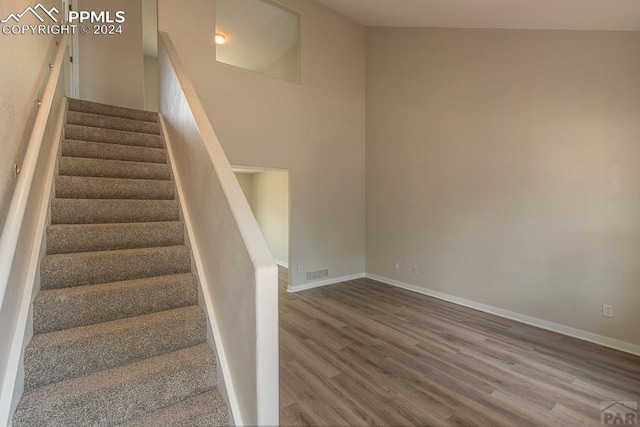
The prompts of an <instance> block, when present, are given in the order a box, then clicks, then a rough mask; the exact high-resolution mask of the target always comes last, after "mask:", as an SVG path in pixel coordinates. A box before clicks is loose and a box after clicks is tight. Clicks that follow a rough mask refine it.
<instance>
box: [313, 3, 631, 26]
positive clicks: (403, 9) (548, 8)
mask: <svg viewBox="0 0 640 427" xmlns="http://www.w3.org/2000/svg"><path fill="white" fill-rule="evenodd" d="M317 1H318V2H320V3H323V4H325V5H326V6H328V7H330V8H331V9H334V10H336V11H337V12H340V13H342V14H343V15H346V16H348V17H350V18H352V19H354V20H355V21H357V22H360V23H362V24H364V25H369V26H389V27H443V28H504V29H507V28H508V29H532V30H617V31H640V0H317Z"/></svg>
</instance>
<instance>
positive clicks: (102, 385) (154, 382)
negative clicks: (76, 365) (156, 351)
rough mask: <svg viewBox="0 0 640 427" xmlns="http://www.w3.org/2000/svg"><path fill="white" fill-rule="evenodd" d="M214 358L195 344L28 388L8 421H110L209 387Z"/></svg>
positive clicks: (21, 425) (20, 426)
mask: <svg viewBox="0 0 640 427" xmlns="http://www.w3.org/2000/svg"><path fill="white" fill-rule="evenodd" d="M215 383H216V361H215V355H214V353H213V351H212V350H211V349H210V348H209V347H208V346H207V345H206V344H200V345H198V346H195V347H190V348H187V349H183V350H178V351H174V352H171V353H167V354H164V355H162V356H157V357H154V358H150V359H144V360H140V361H138V362H134V363H131V364H128V365H124V366H120V367H117V368H113V369H110V370H107V371H100V372H96V373H95V374H92V375H89V376H86V377H79V378H74V379H71V380H67V381H63V382H60V383H56V384H51V385H48V386H44V387H39V388H35V389H33V390H30V391H28V392H26V393H24V395H23V396H22V400H21V401H20V403H19V404H18V407H17V409H16V411H15V413H14V415H13V426H14V427H27V426H28V427H32V426H44V425H49V426H50V425H59V426H88V425H92V426H112V425H117V424H122V423H124V422H126V421H129V420H132V419H135V418H139V417H141V416H143V415H145V414H148V413H150V412H153V411H156V410H158V409H161V408H164V407H167V406H170V405H172V404H175V403H178V402H180V401H183V400H185V399H189V398H191V397H195V396H198V395H200V394H202V393H205V392H208V391H211V390H213V388H214V385H215Z"/></svg>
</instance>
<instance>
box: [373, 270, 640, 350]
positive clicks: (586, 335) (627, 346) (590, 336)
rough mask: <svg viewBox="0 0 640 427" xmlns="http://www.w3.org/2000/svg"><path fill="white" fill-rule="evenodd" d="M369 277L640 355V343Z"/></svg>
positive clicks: (385, 278) (380, 278) (401, 283)
mask: <svg viewBox="0 0 640 427" xmlns="http://www.w3.org/2000/svg"><path fill="white" fill-rule="evenodd" d="M367 278H369V279H372V280H376V281H378V282H382V283H386V284H387V285H391V286H395V287H398V288H402V289H406V290H408V291H412V292H416V293H419V294H422V295H426V296H430V297H433V298H437V299H439V300H443V301H447V302H452V303H454V304H458V305H461V306H464V307H469V308H472V309H474V310H479V311H482V312H485V313H489V314H493V315H495V316H499V317H504V318H506V319H511V320H515V321H516V322H520V323H524V324H527V325H531V326H535V327H538V328H541V329H546V330H547V331H552V332H557V333H559V334H562V335H567V336H570V337H573V338H578V339H581V340H584V341H588V342H592V343H594V344H599V345H601V346H604V347H609V348H612V349H614V350H619V351H623V352H625V353H630V354H634V355H636V356H640V345H636V344H632V343H628V342H625V341H620V340H616V339H613V338H609V337H605V336H603V335H598V334H594V333H592V332H587V331H583V330H581V329H575V328H571V327H569V326H565V325H561V324H559V323H553V322H549V321H547V320H542V319H538V318H536V317H531V316H527V315H525V314H520V313H514V312H513V311H508V310H503V309H501V308H498V307H493V306H490V305H486V304H482V303H479V302H475V301H471V300H468V299H464V298H460V297H456V296H453V295H449V294H445V293H442V292H438V291H433V290H431V289H426V288H422V287H419V286H416V285H411V284H409V283H405V282H401V281H399V280H394V279H389V278H387V277H383V276H378V275H375V274H368V273H367Z"/></svg>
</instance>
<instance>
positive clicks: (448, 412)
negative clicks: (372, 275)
mask: <svg viewBox="0 0 640 427" xmlns="http://www.w3.org/2000/svg"><path fill="white" fill-rule="evenodd" d="M286 280H287V279H286V271H282V272H281V283H280V408H281V409H280V421H281V424H282V425H290V426H293V425H328V426H337V425H360V426H362V425H388V426H401V425H407V426H408V425H416V426H417V425H421V426H423V425H434V426H438V425H465V426H524V425H536V426H547V425H556V426H591V425H593V426H597V425H600V404H601V401H640V357H636V356H632V355H629V354H625V353H622V352H618V351H614V350H610V349H607V348H604V347H600V346H597V345H594V344H590V343H587V342H584V341H580V340H577V339H573V338H570V337H566V336H562V335H559V334H555V333H552V332H548V331H544V330H541V329H537V328H534V327H531V326H527V325H523V324H520V323H517V322H514V321H510V320H506V319H502V318H499V317H495V316H492V315H489V314H485V313H482V312H478V311H474V310H471V309H467V308H464V307H460V306H456V305H454V304H450V303H446V302H442V301H439V300H436V299H432V298H429V297H425V296H422V295H418V294H415V293H412V292H408V291H404V290H401V289H396V288H393V287H390V286H388V285H384V284H381V283H378V282H375V281H372V280H367V279H362V280H355V281H351V282H347V283H344V284H339V285H334V286H329V287H325V288H319V289H314V290H310V291H306V292H302V293H299V294H289V293H287V292H286Z"/></svg>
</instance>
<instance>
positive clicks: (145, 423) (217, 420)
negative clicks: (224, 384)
mask: <svg viewBox="0 0 640 427" xmlns="http://www.w3.org/2000/svg"><path fill="white" fill-rule="evenodd" d="M228 425H229V410H228V409H227V404H226V402H225V401H224V399H223V398H222V396H220V393H218V392H217V391H208V392H206V393H203V394H200V395H198V396H195V397H192V398H190V399H187V400H184V401H182V402H180V403H176V404H175V405H171V406H168V407H166V408H162V409H159V410H158V411H156V412H153V413H151V414H148V415H144V416H142V417H140V418H137V419H135V420H132V421H129V422H127V423H125V424H124V427H158V426H162V427H210V426H228Z"/></svg>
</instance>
